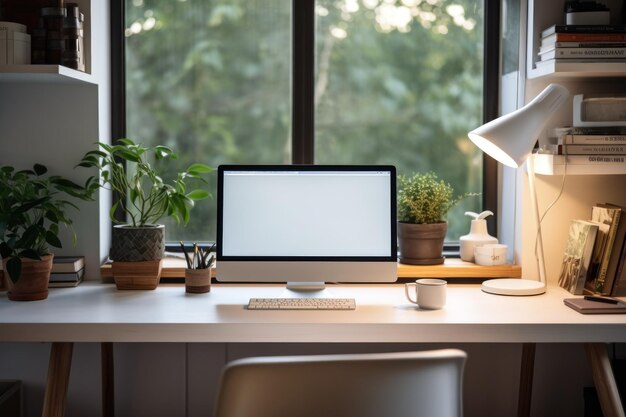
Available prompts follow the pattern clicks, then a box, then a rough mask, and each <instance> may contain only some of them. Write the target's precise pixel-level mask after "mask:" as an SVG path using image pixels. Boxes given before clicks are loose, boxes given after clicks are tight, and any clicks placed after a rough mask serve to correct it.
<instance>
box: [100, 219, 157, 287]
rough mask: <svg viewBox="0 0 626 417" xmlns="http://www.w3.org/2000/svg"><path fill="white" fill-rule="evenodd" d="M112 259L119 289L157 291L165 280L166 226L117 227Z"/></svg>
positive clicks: (114, 234) (114, 232) (114, 277)
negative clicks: (162, 274) (160, 282)
mask: <svg viewBox="0 0 626 417" xmlns="http://www.w3.org/2000/svg"><path fill="white" fill-rule="evenodd" d="M112 241H113V242H112V245H111V251H110V252H109V258H111V260H112V261H113V264H112V265H111V270H112V272H113V279H114V280H115V285H116V286H117V289H118V290H154V289H155V288H156V287H157V286H158V285H159V281H160V279H161V259H162V258H163V255H164V253H165V226H163V225H162V224H159V225H150V226H145V227H132V226H128V225H116V226H114V227H113V236H112Z"/></svg>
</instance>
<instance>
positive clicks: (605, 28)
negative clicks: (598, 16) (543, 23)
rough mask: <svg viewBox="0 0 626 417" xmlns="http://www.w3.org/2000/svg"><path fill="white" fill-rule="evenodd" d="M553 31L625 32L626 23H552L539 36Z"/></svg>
mask: <svg viewBox="0 0 626 417" xmlns="http://www.w3.org/2000/svg"><path fill="white" fill-rule="evenodd" d="M553 33H585V34H589V33H601V34H606V33H626V25H552V26H550V27H549V28H547V29H545V30H544V31H543V32H541V37H542V38H545V37H546V36H550V35H552V34H553Z"/></svg>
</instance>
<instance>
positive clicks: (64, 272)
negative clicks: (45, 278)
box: [48, 256, 85, 288]
mask: <svg viewBox="0 0 626 417" xmlns="http://www.w3.org/2000/svg"><path fill="white" fill-rule="evenodd" d="M84 275H85V258H84V257H82V256H55V257H54V259H53V260H52V271H51V273H50V282H49V283H48V287H51V288H54V287H76V286H77V285H78V284H80V283H81V282H82V280H83V276H84Z"/></svg>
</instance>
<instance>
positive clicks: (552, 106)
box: [468, 84, 569, 295]
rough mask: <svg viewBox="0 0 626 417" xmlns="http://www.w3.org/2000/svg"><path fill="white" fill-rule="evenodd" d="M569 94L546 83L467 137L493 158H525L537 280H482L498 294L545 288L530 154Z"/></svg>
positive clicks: (509, 162)
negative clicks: (522, 103)
mask: <svg viewBox="0 0 626 417" xmlns="http://www.w3.org/2000/svg"><path fill="white" fill-rule="evenodd" d="M568 97H569V91H568V90H567V89H566V88H565V87H563V86H561V85H558V84H550V85H549V86H548V87H546V88H545V90H543V91H542V92H541V93H539V95H538V96H537V97H535V98H534V99H533V100H532V101H531V102H530V103H528V104H526V105H525V106H524V107H522V108H520V109H517V110H516V111H514V112H512V113H509V114H506V115H504V116H502V117H499V118H497V119H494V120H492V121H490V122H489V123H486V124H484V125H482V126H480V127H478V128H476V129H474V130H472V131H471V132H469V133H468V137H469V138H470V140H471V141H472V142H474V144H475V145H476V146H478V147H479V148H480V149H481V150H482V151H483V152H485V153H486V154H487V155H489V156H491V157H492V158H494V159H495V160H496V161H498V162H500V163H502V164H504V165H506V166H509V167H512V168H518V167H519V166H520V165H522V164H523V163H524V162H525V161H527V162H528V163H527V168H528V169H527V172H528V184H529V188H530V200H531V204H532V206H533V211H534V215H535V222H536V226H537V227H536V230H537V264H538V269H539V280H538V281H536V280H530V279H517V278H511V279H492V280H487V281H485V282H483V284H482V290H483V291H485V292H488V293H492V294H499V295H538V294H543V293H544V292H545V291H546V267H545V261H544V254H543V241H542V238H541V221H540V217H539V206H538V204H537V193H536V189H535V167H534V160H533V158H530V156H531V154H532V150H533V148H534V146H535V142H536V141H537V138H538V137H539V134H541V132H542V131H543V129H544V127H545V125H546V123H547V122H548V120H550V118H551V117H552V115H553V114H554V113H555V112H556V111H557V110H558V109H559V108H560V107H561V105H562V104H563V103H564V102H565V100H566V99H567V98H568Z"/></svg>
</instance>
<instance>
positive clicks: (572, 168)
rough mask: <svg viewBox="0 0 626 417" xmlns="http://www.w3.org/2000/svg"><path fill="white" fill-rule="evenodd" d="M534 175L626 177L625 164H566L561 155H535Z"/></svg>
mask: <svg viewBox="0 0 626 417" xmlns="http://www.w3.org/2000/svg"><path fill="white" fill-rule="evenodd" d="M533 157H534V158H535V173H536V174H539V175H563V174H567V175H626V163H623V164H622V163H604V162H599V163H597V164H584V165H579V164H567V165H565V159H564V157H563V155H550V154H535V155H533Z"/></svg>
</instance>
